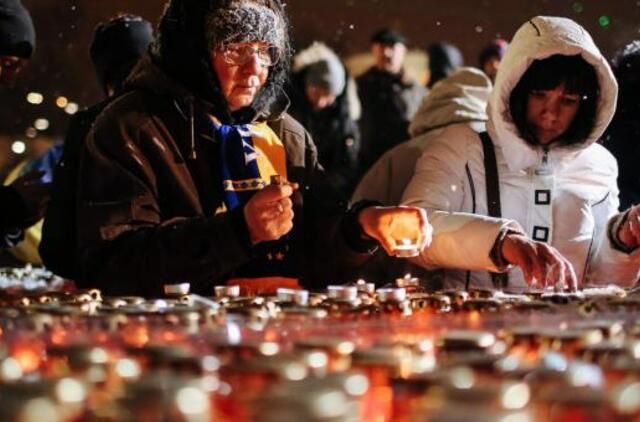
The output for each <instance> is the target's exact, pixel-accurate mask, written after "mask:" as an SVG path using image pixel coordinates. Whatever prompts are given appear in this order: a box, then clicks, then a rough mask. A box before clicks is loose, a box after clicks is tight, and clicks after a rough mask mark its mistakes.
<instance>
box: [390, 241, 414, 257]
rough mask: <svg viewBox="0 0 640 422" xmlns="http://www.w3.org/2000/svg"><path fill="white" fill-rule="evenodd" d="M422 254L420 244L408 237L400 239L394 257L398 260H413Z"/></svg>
mask: <svg viewBox="0 0 640 422" xmlns="http://www.w3.org/2000/svg"><path fill="white" fill-rule="evenodd" d="M419 254H420V251H419V250H418V244H417V243H414V241H412V240H411V239H409V238H408V237H403V238H400V239H398V241H397V244H396V247H395V250H394V255H395V256H396V257H398V258H413V257H416V256H418V255H419Z"/></svg>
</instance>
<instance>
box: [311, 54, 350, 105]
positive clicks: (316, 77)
mask: <svg viewBox="0 0 640 422" xmlns="http://www.w3.org/2000/svg"><path fill="white" fill-rule="evenodd" d="M305 83H306V84H307V85H313V86H317V87H319V88H322V89H326V90H327V91H329V92H330V93H331V94H333V95H336V96H337V95H340V94H341V93H342V91H344V86H345V84H346V78H345V71H344V67H343V66H342V64H341V63H340V62H339V61H337V60H332V59H324V60H320V61H318V62H316V63H313V64H311V65H309V67H308V68H307V70H306V73H305Z"/></svg>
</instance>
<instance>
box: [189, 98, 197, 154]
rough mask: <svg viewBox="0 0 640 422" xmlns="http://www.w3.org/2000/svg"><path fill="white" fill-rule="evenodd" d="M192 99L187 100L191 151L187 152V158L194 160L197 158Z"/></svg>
mask: <svg viewBox="0 0 640 422" xmlns="http://www.w3.org/2000/svg"><path fill="white" fill-rule="evenodd" d="M193 101H194V99H193V97H190V98H189V99H188V102H189V131H190V135H191V151H190V152H189V158H190V159H192V160H195V159H196V158H198V155H197V154H196V125H195V117H194V111H193Z"/></svg>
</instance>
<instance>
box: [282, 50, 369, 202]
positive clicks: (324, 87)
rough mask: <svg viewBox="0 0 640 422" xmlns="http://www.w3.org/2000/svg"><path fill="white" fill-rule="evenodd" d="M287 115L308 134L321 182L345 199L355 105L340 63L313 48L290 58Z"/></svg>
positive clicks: (353, 155) (354, 143)
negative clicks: (315, 151) (324, 179)
mask: <svg viewBox="0 0 640 422" xmlns="http://www.w3.org/2000/svg"><path fill="white" fill-rule="evenodd" d="M289 91H290V98H291V107H290V108H289V113H290V114H291V115H292V116H293V117H294V118H295V119H296V120H298V121H299V122H300V123H302V125H303V126H304V127H305V128H306V129H307V130H308V131H309V133H310V134H311V136H312V137H313V140H314V142H315V144H316V147H317V148H318V161H319V162H320V163H321V164H322V166H323V167H324V169H325V171H326V172H327V182H328V184H329V185H330V186H331V188H332V189H335V191H336V194H337V195H339V197H340V198H342V199H348V198H349V196H350V195H351V192H352V190H353V186H354V184H355V182H356V177H357V176H358V153H359V151H360V131H359V130H358V125H357V123H356V120H357V119H358V117H359V116H358V114H359V108H360V101H359V100H358V96H357V93H356V88H355V81H354V80H353V79H351V78H350V77H349V76H348V74H347V71H346V69H345V67H344V65H343V64H342V62H341V61H340V58H339V57H338V56H337V55H336V54H335V53H334V52H333V51H332V50H331V49H330V48H329V47H327V46H326V45H324V44H322V43H314V44H312V45H311V46H310V47H308V48H306V49H305V50H302V51H301V52H300V53H298V54H297V55H296V56H295V57H294V62H293V74H292V75H291V89H290V90H289Z"/></svg>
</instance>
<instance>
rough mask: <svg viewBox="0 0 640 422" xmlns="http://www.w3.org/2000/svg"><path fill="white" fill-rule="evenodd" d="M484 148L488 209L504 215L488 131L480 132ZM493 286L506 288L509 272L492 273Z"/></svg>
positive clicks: (493, 153)
mask: <svg viewBox="0 0 640 422" xmlns="http://www.w3.org/2000/svg"><path fill="white" fill-rule="evenodd" d="M480 139H481V140H482V150H483V152H484V177H485V185H486V189H487V210H488V212H489V216H490V217H497V218H500V217H502V207H501V205H500V178H499V175H498V162H497V160H496V152H495V149H494V147H493V142H492V141H491V137H490V136H489V134H488V133H487V132H482V133H480ZM491 280H492V281H493V287H494V288H496V289H504V288H506V287H507V285H508V284H509V274H507V273H491Z"/></svg>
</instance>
